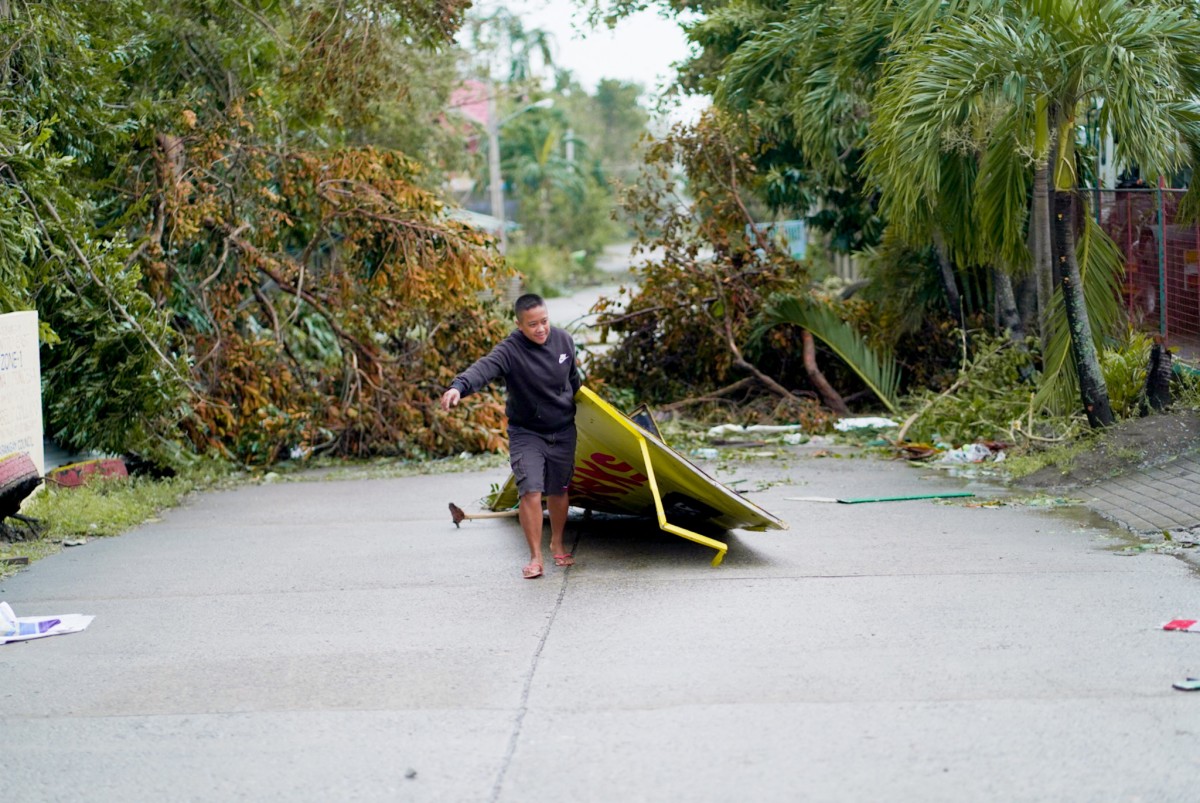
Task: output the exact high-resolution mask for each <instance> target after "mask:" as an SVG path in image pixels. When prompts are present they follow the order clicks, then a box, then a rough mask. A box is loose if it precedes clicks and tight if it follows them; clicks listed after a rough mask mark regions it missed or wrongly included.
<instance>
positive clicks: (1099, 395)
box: [1051, 190, 1113, 428]
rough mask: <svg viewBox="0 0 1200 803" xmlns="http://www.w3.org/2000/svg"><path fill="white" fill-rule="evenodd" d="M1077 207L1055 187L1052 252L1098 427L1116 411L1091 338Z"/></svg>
mask: <svg viewBox="0 0 1200 803" xmlns="http://www.w3.org/2000/svg"><path fill="white" fill-rule="evenodd" d="M1074 209H1075V194H1074V193H1073V192H1070V191H1066V190H1055V192H1054V218H1053V221H1052V226H1051V234H1052V238H1051V245H1052V251H1051V254H1052V257H1053V259H1054V263H1055V264H1056V265H1057V266H1058V269H1059V273H1060V274H1061V280H1060V281H1061V287H1062V291H1063V306H1064V308H1065V309H1066V313H1067V328H1068V329H1069V330H1070V335H1071V357H1072V359H1073V361H1074V363H1075V371H1076V373H1077V374H1078V376H1079V395H1080V398H1081V400H1082V401H1083V409H1084V411H1085V412H1086V413H1087V418H1088V423H1089V424H1091V425H1092V426H1093V427H1095V428H1099V427H1106V426H1109V425H1110V424H1112V423H1113V413H1112V406H1111V405H1110V404H1109V401H1108V386H1107V385H1106V384H1105V383H1104V374H1103V373H1102V372H1101V371H1100V358H1099V355H1098V354H1097V353H1096V343H1095V341H1094V340H1093V339H1092V325H1091V322H1090V321H1089V320H1088V313H1087V304H1086V303H1085V302H1084V296H1083V282H1082V281H1081V279H1080V276H1079V261H1078V260H1077V259H1076V258H1075V229H1074V214H1075V213H1074Z"/></svg>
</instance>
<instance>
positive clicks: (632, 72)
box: [475, 0, 706, 119]
mask: <svg viewBox="0 0 1200 803" xmlns="http://www.w3.org/2000/svg"><path fill="white" fill-rule="evenodd" d="M501 7H506V8H508V10H509V11H511V12H513V13H514V14H517V15H519V16H520V17H521V19H522V21H523V22H524V25H525V27H526V28H527V29H528V28H540V29H542V30H544V31H547V32H549V33H550V34H552V35H553V36H554V40H555V45H556V53H555V58H556V61H557V63H558V66H560V67H565V68H567V69H569V70H570V71H571V72H572V73H574V74H575V76H576V78H577V79H578V80H579V82H580V83H581V84H583V86H584V87H586V88H587V89H588V90H589V91H590V90H593V89H595V88H596V83H597V82H598V81H599V80H600V79H601V78H618V79H620V80H623V81H631V82H635V83H638V84H641V85H642V87H643V88H644V89H645V90H646V93H647V95H648V96H649V98H648V103H647V105H653V99H654V97H655V96H657V95H658V93H659V92H660V91H661V89H662V86H663V84H664V83H668V82H670V80H671V78H672V76H673V74H674V73H673V71H672V69H671V64H672V63H674V62H676V61H679V60H680V59H682V58H684V57H685V56H687V54H688V42H687V39H686V38H685V37H684V35H683V31H681V30H680V28H679V26H678V25H677V24H676V23H675V22H674V21H672V20H667V19H663V18H662V17H660V16H659V15H658V14H657V13H655V12H653V11H643V12H640V13H638V14H636V15H634V16H632V17H629V18H627V19H625V20H622V21H621V22H620V23H619V24H618V25H617V27H616V28H615V29H614V30H611V31H610V30H608V29H607V28H605V27H603V26H600V27H599V28H595V29H592V28H589V27H588V26H587V22H586V19H585V18H584V17H585V15H584V12H583V10H581V9H580V8H579V7H578V5H577V4H575V3H573V2H570V0H508V1H507V2H504V1H499V2H498V1H497V0H480V2H477V3H476V4H475V10H476V11H477V12H479V13H483V14H487V13H491V12H492V11H494V10H495V9H497V8H501ZM704 105H706V103H704V102H700V101H696V100H688V101H687V102H685V104H684V107H683V108H681V109H680V110H678V111H677V112H675V113H673V114H672V115H671V118H672V119H692V118H694V117H695V115H696V114H697V113H698V110H699V109H700V108H702V107H703V106H704Z"/></svg>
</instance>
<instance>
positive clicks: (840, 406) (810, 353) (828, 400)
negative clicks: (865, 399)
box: [800, 329, 850, 415]
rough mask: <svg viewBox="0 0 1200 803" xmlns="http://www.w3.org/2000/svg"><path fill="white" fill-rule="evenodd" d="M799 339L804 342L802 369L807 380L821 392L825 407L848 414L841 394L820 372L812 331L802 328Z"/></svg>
mask: <svg viewBox="0 0 1200 803" xmlns="http://www.w3.org/2000/svg"><path fill="white" fill-rule="evenodd" d="M800 340H801V342H802V343H803V344H804V370H805V371H807V372H808V381H810V382H812V383H813V387H815V388H816V389H817V392H818V393H820V394H821V399H822V400H823V401H824V402H825V406H826V407H828V408H829V409H830V410H833V411H834V412H835V413H837V414H838V415H849V414H850V408H849V407H847V406H846V402H845V400H843V399H842V394H840V393H838V392H837V391H836V390H834V388H833V385H831V384H829V380H828V379H826V378H825V374H823V373H821V369H820V367H819V366H818V365H817V344H816V343H815V342H814V341H813V336H812V332H810V331H808V330H807V329H802V330H801V331H800Z"/></svg>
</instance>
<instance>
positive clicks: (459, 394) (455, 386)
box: [442, 343, 508, 412]
mask: <svg viewBox="0 0 1200 803" xmlns="http://www.w3.org/2000/svg"><path fill="white" fill-rule="evenodd" d="M507 369H508V355H507V354H506V353H505V350H504V343H501V344H500V345H498V346H496V348H494V349H492V350H491V351H490V352H488V353H487V354H486V355H484V356H483V357H480V358H479V359H478V360H476V361H475V362H474V363H472V364H471V367H470V368H468V369H467V370H465V371H463V372H462V373H461V374H459V375H458V376H456V377H454V381H453V382H451V383H450V388H449V389H448V390H447V391H446V392H445V393H443V394H442V409H443V410H446V411H447V412H449V410H450V408H451V407H454V406H456V405H457V404H458V403H459V402H460V401H462V399H463V398H465V397H467V396H470V395H471V394H472V393H475V392H477V391H479V390H481V389H482V388H484V387H486V386H487V384H488V383H489V382H491V381H492V380H494V379H497V378H499V377H501V376H503V375H504V374H505V372H506V371H507Z"/></svg>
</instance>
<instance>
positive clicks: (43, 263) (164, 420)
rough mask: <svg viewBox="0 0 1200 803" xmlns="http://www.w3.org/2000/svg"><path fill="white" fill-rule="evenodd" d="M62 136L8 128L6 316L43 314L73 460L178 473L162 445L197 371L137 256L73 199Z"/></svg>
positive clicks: (55, 399) (57, 415)
mask: <svg viewBox="0 0 1200 803" xmlns="http://www.w3.org/2000/svg"><path fill="white" fill-rule="evenodd" d="M51 139H52V136H51V129H50V128H48V127H41V128H40V129H35V135H34V136H33V137H32V138H31V139H29V140H24V141H23V140H22V135H21V134H18V133H16V132H14V131H12V130H11V129H9V128H7V127H5V126H4V125H3V123H2V122H0V162H2V163H3V166H2V167H0V173H2V178H3V179H6V180H0V210H3V211H0V238H2V239H3V242H4V243H5V246H6V247H5V248H3V249H0V277H3V278H4V279H5V281H3V282H0V284H3V286H4V289H3V290H2V291H0V312H7V311H11V310H15V309H29V308H35V309H37V310H38V312H39V315H40V320H41V324H42V340H43V343H44V344H45V346H46V348H45V349H44V350H43V354H42V375H43V395H44V409H45V425H46V430H47V432H48V433H49V434H50V435H51V436H52V437H54V438H56V439H57V440H59V441H60V442H61V443H63V444H64V445H66V446H68V447H70V448H74V449H81V450H82V449H100V450H104V451H108V452H116V453H121V452H127V451H133V452H139V453H141V454H144V455H147V456H154V457H156V458H158V459H160V460H165V461H170V460H172V459H173V458H176V457H178V449H177V448H175V447H173V446H172V445H171V444H170V443H169V442H166V441H164V440H163V439H162V434H163V433H164V432H167V431H169V430H170V429H171V428H172V427H173V426H174V424H175V421H176V420H177V419H178V417H179V415H180V412H181V409H182V406H183V404H184V399H185V398H186V396H185V394H186V381H187V380H186V370H187V368H186V364H185V363H184V362H183V360H181V359H180V358H179V357H178V356H176V352H175V350H174V349H175V346H176V345H177V338H176V337H175V335H174V333H173V332H172V330H171V328H170V323H169V319H168V316H167V314H166V313H165V312H164V311H161V310H158V309H155V306H154V304H153V302H152V301H151V299H150V297H149V296H147V295H146V293H145V292H144V291H143V290H142V288H141V286H140V279H141V275H140V273H139V272H138V271H137V270H136V269H131V268H130V267H129V266H128V265H127V258H128V256H129V247H128V245H127V244H126V243H124V242H123V241H121V240H116V241H113V240H107V239H101V238H98V237H96V235H95V233H94V229H93V226H92V219H93V215H94V213H95V210H94V207H93V206H92V205H91V204H90V203H88V202H87V201H81V200H79V199H78V198H77V197H76V196H74V195H73V194H72V193H71V192H70V191H69V189H68V185H67V184H66V182H67V181H68V180H69V179H68V176H69V171H70V168H71V164H72V160H70V159H65V158H62V157H56V156H54V155H53V154H52V153H51V151H50V145H49V143H50V141H51Z"/></svg>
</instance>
